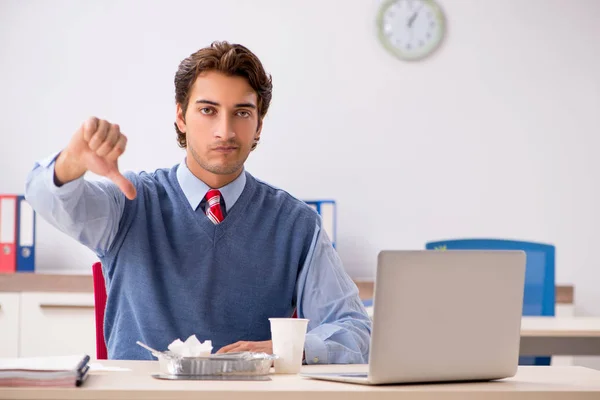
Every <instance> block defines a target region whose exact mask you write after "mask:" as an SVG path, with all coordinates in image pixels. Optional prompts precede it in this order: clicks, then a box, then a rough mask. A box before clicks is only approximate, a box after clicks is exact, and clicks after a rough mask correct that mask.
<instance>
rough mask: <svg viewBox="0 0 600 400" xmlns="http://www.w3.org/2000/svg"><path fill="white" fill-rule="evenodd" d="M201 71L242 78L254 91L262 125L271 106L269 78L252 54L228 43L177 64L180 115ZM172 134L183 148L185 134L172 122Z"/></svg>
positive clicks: (202, 50) (176, 79)
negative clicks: (173, 129) (175, 133)
mask: <svg viewBox="0 0 600 400" xmlns="http://www.w3.org/2000/svg"><path fill="white" fill-rule="evenodd" d="M205 71H218V72H221V73H224V74H227V75H230V76H241V77H243V78H246V80H247V81H248V83H249V84H250V86H251V87H252V88H253V89H254V90H255V91H256V95H257V98H258V104H257V105H256V106H257V109H258V110H257V111H258V126H259V127H260V126H261V125H262V121H263V118H264V117H265V115H267V111H268V109H269V104H270V103H271V93H272V91H273V82H272V78H271V76H270V75H268V74H267V73H266V72H265V70H264V68H263V65H262V63H261V62H260V60H259V59H258V57H257V56H256V55H255V54H254V53H252V52H251V51H250V50H248V49H247V48H246V47H244V46H242V45H240V44H231V43H228V42H213V43H212V44H211V45H210V46H209V47H205V48H203V49H200V50H198V51H197V52H195V53H193V54H192V55H190V56H189V57H187V58H186V59H185V60H183V61H182V62H181V63H180V64H179V68H178V69H177V73H176V74H175V101H176V102H177V103H178V104H180V105H181V109H182V110H183V115H184V116H185V113H186V111H187V108H188V103H189V100H190V89H191V87H192V86H193V85H194V82H196V78H197V77H198V75H200V74H201V73H203V72H205ZM175 131H176V132H177V143H178V144H179V147H181V148H186V147H187V142H186V138H185V133H183V132H181V131H180V130H179V128H178V127H177V124H176V123H175ZM259 139H260V138H259ZM259 139H257V140H256V141H255V142H254V144H253V145H252V149H254V148H255V147H256V145H257V144H258V140H259Z"/></svg>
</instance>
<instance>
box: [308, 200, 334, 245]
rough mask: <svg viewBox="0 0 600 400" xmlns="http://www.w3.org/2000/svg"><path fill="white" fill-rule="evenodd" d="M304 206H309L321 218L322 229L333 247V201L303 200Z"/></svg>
mask: <svg viewBox="0 0 600 400" xmlns="http://www.w3.org/2000/svg"><path fill="white" fill-rule="evenodd" d="M304 202H305V203H306V204H308V205H309V206H311V207H312V208H313V209H315V211H317V213H318V214H319V215H320V216H321V220H322V221H323V229H324V230H325V232H327V236H329V239H331V243H332V244H333V247H335V246H336V225H337V216H336V204H335V200H305V201H304Z"/></svg>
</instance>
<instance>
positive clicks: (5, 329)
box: [0, 293, 20, 357]
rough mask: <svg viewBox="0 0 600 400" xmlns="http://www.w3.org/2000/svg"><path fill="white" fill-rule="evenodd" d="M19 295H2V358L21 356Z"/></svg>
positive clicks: (0, 331) (0, 300) (0, 308)
mask: <svg viewBox="0 0 600 400" xmlns="http://www.w3.org/2000/svg"><path fill="white" fill-rule="evenodd" d="M19 298H20V294H19V293H0V357H18V356H19Z"/></svg>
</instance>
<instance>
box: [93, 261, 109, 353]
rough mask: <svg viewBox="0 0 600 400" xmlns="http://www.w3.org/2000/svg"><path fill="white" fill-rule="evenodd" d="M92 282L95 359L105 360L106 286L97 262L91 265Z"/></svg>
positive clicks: (99, 264)
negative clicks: (94, 316) (94, 319)
mask: <svg viewBox="0 0 600 400" xmlns="http://www.w3.org/2000/svg"><path fill="white" fill-rule="evenodd" d="M92 277H93V280H94V311H95V314H96V358H97V359H98V360H106V359H107V358H108V352H107V350H106V342H105V341H104V310H105V308H106V284H105V282H104V275H103V274H102V264H101V263H99V262H97V263H94V265H92Z"/></svg>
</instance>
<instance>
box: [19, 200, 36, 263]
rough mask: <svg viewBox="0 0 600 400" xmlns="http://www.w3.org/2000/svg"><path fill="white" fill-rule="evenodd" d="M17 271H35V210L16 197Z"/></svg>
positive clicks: (25, 201)
mask: <svg viewBox="0 0 600 400" xmlns="http://www.w3.org/2000/svg"><path fill="white" fill-rule="evenodd" d="M16 239H17V272H34V271H35V211H34V210H33V208H32V207H31V205H30V204H29V203H28V202H27V200H25V196H18V197H17V238H16Z"/></svg>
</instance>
